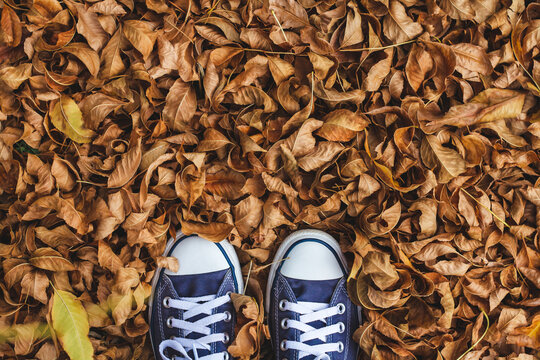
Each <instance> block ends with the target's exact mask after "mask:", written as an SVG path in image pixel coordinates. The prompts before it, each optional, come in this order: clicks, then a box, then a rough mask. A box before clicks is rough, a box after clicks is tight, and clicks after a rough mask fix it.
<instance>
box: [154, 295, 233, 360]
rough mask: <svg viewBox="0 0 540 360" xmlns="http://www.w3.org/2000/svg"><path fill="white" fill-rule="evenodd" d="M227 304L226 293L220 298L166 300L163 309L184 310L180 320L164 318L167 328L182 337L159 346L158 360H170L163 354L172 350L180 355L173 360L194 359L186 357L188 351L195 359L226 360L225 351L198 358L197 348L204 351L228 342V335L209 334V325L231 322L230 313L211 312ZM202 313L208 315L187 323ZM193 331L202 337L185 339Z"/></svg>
mask: <svg viewBox="0 0 540 360" xmlns="http://www.w3.org/2000/svg"><path fill="white" fill-rule="evenodd" d="M229 301H231V297H230V295H229V294H227V295H224V296H220V297H216V295H207V296H200V297H183V298H180V299H171V298H165V299H164V305H165V306H168V307H170V308H173V309H178V310H183V311H184V313H183V316H182V318H183V319H175V318H173V317H170V318H168V319H167V326H169V327H171V328H175V329H180V330H183V333H182V335H183V337H177V336H175V337H172V338H171V339H168V340H163V341H162V342H161V343H160V344H159V353H160V355H161V358H162V359H163V360H171V358H168V357H167V356H166V355H165V353H164V352H165V349H167V348H171V349H174V350H176V351H178V352H179V353H180V354H181V357H178V356H173V357H172V360H175V359H186V360H193V359H192V358H191V357H190V356H189V355H188V351H192V353H193V356H194V359H195V360H228V359H229V354H228V353H227V352H221V353H217V354H210V355H206V356H202V357H199V354H198V353H197V349H200V350H203V349H205V350H209V351H210V350H211V345H210V344H212V343H215V342H219V341H222V342H225V343H226V342H228V341H229V336H228V335H227V334H226V333H214V334H212V330H211V326H212V324H215V323H217V322H220V321H228V320H230V319H231V314H230V313H229V312H222V313H217V314H212V310H214V309H215V308H218V307H220V306H221V305H223V304H226V303H228V302H229ZM201 314H205V315H207V316H204V317H202V318H201V319H199V320H196V321H193V322H191V321H188V320H189V319H192V318H194V317H196V316H197V315H201ZM192 332H195V333H199V334H202V335H203V336H202V337H200V338H198V339H188V338H187V336H188V335H189V334H190V333H192Z"/></svg>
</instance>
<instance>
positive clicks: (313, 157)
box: [298, 125, 345, 171]
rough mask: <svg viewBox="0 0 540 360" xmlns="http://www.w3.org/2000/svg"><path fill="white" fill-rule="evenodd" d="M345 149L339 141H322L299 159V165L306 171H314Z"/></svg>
mask: <svg viewBox="0 0 540 360" xmlns="http://www.w3.org/2000/svg"><path fill="white" fill-rule="evenodd" d="M323 127H324V125H323ZM321 129H322V128H321ZM343 149H345V147H344V146H343V145H341V144H339V143H335V142H331V141H321V142H319V144H317V146H316V147H315V148H314V149H313V150H312V151H311V152H309V153H307V154H306V155H304V156H302V157H301V158H300V159H298V166H299V167H300V168H302V170H304V171H313V170H315V169H318V168H320V167H321V166H323V165H324V164H326V163H328V162H330V161H332V159H334V157H335V156H336V155H337V154H339V153H340V152H341V151H342V150H343Z"/></svg>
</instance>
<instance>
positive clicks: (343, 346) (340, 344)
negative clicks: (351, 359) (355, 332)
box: [338, 341, 345, 353]
mask: <svg viewBox="0 0 540 360" xmlns="http://www.w3.org/2000/svg"><path fill="white" fill-rule="evenodd" d="M343 350H345V345H343V343H342V342H341V341H340V342H338V353H342V352H343Z"/></svg>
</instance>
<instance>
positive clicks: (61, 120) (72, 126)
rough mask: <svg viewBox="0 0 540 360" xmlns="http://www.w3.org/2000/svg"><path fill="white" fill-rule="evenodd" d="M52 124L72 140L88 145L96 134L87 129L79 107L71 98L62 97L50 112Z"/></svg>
mask: <svg viewBox="0 0 540 360" xmlns="http://www.w3.org/2000/svg"><path fill="white" fill-rule="evenodd" d="M49 116H50V117H51V122H52V123H53V125H54V126H55V127H56V128H57V129H58V130H60V132H62V133H63V134H64V135H66V136H67V137H69V138H70V139H71V140H73V141H75V142H78V143H81V144H86V143H89V142H91V141H92V137H94V135H95V133H94V132H93V131H92V130H90V129H87V128H86V126H85V124H84V121H83V118H82V113H81V110H80V109H79V106H77V104H76V103H75V101H73V99H72V98H70V97H69V96H65V95H62V97H61V98H60V101H58V102H57V103H56V104H55V105H54V106H53V108H52V111H50V112H49Z"/></svg>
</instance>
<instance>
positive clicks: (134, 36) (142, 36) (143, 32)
mask: <svg viewBox="0 0 540 360" xmlns="http://www.w3.org/2000/svg"><path fill="white" fill-rule="evenodd" d="M122 30H123V32H124V36H125V37H126V39H127V40H128V41H129V42H130V43H131V44H132V45H133V47H135V49H137V50H138V51H139V52H140V53H141V54H142V56H143V59H144V60H145V61H146V60H147V59H148V57H149V56H150V54H151V53H152V49H153V48H154V43H155V42H156V38H157V33H156V32H155V31H153V29H152V28H151V26H150V23H149V22H146V21H140V20H126V21H124V26H123V28H122Z"/></svg>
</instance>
